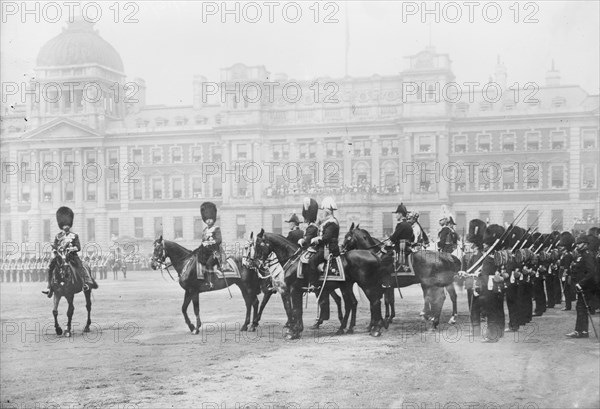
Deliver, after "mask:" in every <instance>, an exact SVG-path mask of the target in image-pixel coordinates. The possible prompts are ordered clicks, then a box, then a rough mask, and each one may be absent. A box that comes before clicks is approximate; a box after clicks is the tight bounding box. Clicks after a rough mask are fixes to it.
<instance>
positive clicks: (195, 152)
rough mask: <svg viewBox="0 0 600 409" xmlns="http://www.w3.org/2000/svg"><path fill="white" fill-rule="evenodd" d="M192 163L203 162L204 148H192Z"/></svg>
mask: <svg viewBox="0 0 600 409" xmlns="http://www.w3.org/2000/svg"><path fill="white" fill-rule="evenodd" d="M192 162H193V163H200V162H202V147H201V146H192Z"/></svg>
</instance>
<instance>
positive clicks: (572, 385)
mask: <svg viewBox="0 0 600 409" xmlns="http://www.w3.org/2000/svg"><path fill="white" fill-rule="evenodd" d="M100 286H101V288H100V289H99V290H97V291H95V292H94V300H93V301H94V305H93V311H92V320H93V322H94V324H93V325H92V332H91V333H89V334H82V329H83V324H84V322H85V319H86V312H85V302H84V298H83V296H82V295H78V296H77V298H76V306H75V308H76V309H75V315H74V322H75V334H74V336H73V337H72V338H64V337H57V336H56V335H55V334H54V325H53V320H52V312H51V310H52V306H51V301H50V300H48V299H47V298H46V297H45V296H43V295H42V294H41V293H40V290H41V289H42V287H43V285H41V284H40V283H23V284H18V283H3V284H1V285H0V289H1V292H0V295H1V300H0V302H1V326H2V327H1V337H2V344H1V356H0V359H1V369H0V377H1V391H0V394H1V406H2V407H7V408H8V407H15V408H25V407H35V408H44V407H52V408H58V407H61V408H62V407H84V406H85V407H89V408H91V407H97V408H142V407H152V408H156V407H176V408H180V407H200V408H219V409H228V408H243V407H248V408H280V407H281V408H283V407H287V408H319V409H320V408H346V407H356V408H364V407H378V408H387V407H394V408H395V407H398V408H401V407H402V408H419V409H428V408H444V407H447V408H459V407H464V408H467V407H470V408H484V407H487V408H493V407H502V408H550V407H552V408H598V407H599V406H600V397H599V382H600V381H599V379H600V348H599V344H598V343H597V342H595V341H596V340H595V339H587V340H585V339H584V340H571V339H567V338H565V337H564V334H565V333H567V332H569V331H571V330H572V329H573V327H574V323H575V312H574V311H571V312H561V311H560V310H559V309H551V310H549V312H548V313H547V314H545V315H544V316H543V317H540V318H535V321H534V322H533V323H532V324H530V325H528V326H527V327H525V328H524V329H522V331H520V332H519V333H517V334H507V336H506V337H505V338H503V339H502V340H501V342H499V343H498V344H481V343H480V342H478V341H479V340H476V339H473V338H471V337H470V336H469V330H468V328H469V326H468V315H467V305H466V295H465V293H461V292H459V301H460V304H459V312H461V314H460V317H459V323H458V324H457V325H456V326H454V327H450V326H448V325H444V326H443V327H442V328H441V331H439V332H436V333H434V332H428V331H426V330H425V329H424V327H423V324H422V323H421V321H420V320H419V317H418V313H419V311H420V308H421V302H422V297H421V294H420V291H421V290H420V287H418V286H413V287H411V288H408V289H404V290H403V295H404V299H402V300H401V299H399V297H396V298H397V302H396V306H397V308H396V311H397V312H396V314H397V318H396V320H395V322H394V323H393V324H392V325H391V326H390V328H389V329H388V330H387V331H384V333H383V336H382V337H380V338H372V337H370V336H369V335H368V334H367V332H366V328H365V327H366V325H367V323H368V320H369V316H368V305H367V304H366V302H365V300H366V299H365V297H364V296H361V297H359V302H360V306H359V315H358V321H357V327H356V333H355V334H354V335H342V336H335V335H334V332H335V329H336V328H335V326H334V323H333V322H332V323H330V324H328V325H326V326H325V327H324V328H323V329H321V330H319V331H312V330H307V331H305V333H304V336H303V338H302V339H301V340H298V341H286V340H284V339H283V338H282V333H283V331H282V329H283V324H284V323H285V317H284V316H285V314H284V311H283V306H282V304H281V300H280V298H279V297H278V296H274V297H273V298H272V299H271V302H270V304H269V306H268V307H267V309H266V310H265V314H264V316H263V317H264V319H263V322H262V323H261V326H260V327H259V331H258V332H256V333H248V334H246V333H240V332H239V331H238V330H237V329H238V328H239V326H240V325H241V323H242V321H243V318H244V303H243V300H242V297H241V294H240V292H239V290H238V289H237V288H236V287H232V293H233V299H229V295H228V293H227V291H226V290H222V291H219V292H215V293H211V294H202V295H201V296H200V313H201V318H202V320H203V328H202V331H201V333H200V334H198V335H192V334H190V332H189V331H188V329H187V327H186V325H185V324H184V321H183V317H182V315H181V302H182V299H183V290H182V289H181V288H180V287H179V285H178V284H176V283H174V282H171V281H164V280H163V279H162V278H161V276H160V274H159V273H157V272H132V273H130V274H128V277H127V280H126V281H123V280H121V281H112V280H109V281H100ZM357 291H358V290H357ZM446 301H447V302H446V305H445V308H444V317H443V318H444V321H447V320H448V318H449V311H450V306H449V299H447V300H446ZM190 313H191V314H193V312H192V309H191V308H190ZM315 313H316V308H315V302H314V298H313V297H312V296H311V299H310V301H309V307H308V312H307V313H306V315H305V325H310V324H311V323H312V322H311V321H312V318H313V317H314V316H315ZM332 316H335V315H332ZM60 320H61V321H60V322H61V324H62V323H66V302H64V300H63V302H62V303H61V306H60ZM594 320H595V323H596V327H597V328H600V322H599V318H598V315H596V316H595V318H594ZM63 329H64V327H63ZM590 329H591V328H590ZM452 403H454V404H452Z"/></svg>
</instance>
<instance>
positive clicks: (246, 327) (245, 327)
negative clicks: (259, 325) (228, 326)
mask: <svg viewBox="0 0 600 409" xmlns="http://www.w3.org/2000/svg"><path fill="white" fill-rule="evenodd" d="M240 331H248V325H244V326H242V328H240Z"/></svg>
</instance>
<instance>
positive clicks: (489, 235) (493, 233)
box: [483, 224, 504, 246]
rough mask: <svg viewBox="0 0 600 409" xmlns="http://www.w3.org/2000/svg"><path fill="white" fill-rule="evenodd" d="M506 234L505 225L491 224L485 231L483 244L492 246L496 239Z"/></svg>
mask: <svg viewBox="0 0 600 409" xmlns="http://www.w3.org/2000/svg"><path fill="white" fill-rule="evenodd" d="M503 234H504V227H502V226H500V225H498V224H490V225H489V226H487V228H486V229H485V233H483V244H487V245H488V246H491V245H492V244H494V242H495V241H496V239H499V238H500V237H502V235H503Z"/></svg>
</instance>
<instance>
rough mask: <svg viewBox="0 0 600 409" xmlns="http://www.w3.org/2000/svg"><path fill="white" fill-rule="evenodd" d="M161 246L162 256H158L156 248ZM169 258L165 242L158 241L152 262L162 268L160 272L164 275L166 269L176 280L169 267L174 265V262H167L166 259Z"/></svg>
mask: <svg viewBox="0 0 600 409" xmlns="http://www.w3.org/2000/svg"><path fill="white" fill-rule="evenodd" d="M159 247H160V249H161V251H162V254H161V258H158V257H157V256H156V255H155V253H156V249H158V248H159ZM166 258H167V252H166V250H165V246H164V244H162V242H156V243H155V244H154V253H152V258H151V259H150V260H151V263H152V264H154V265H155V266H158V268H159V269H160V274H161V275H164V271H165V270H167V273H168V274H169V277H171V280H173V281H175V279H174V278H173V276H172V275H171V271H170V270H169V267H172V266H173V263H171V262H169V263H168V264H167V262H166V261H165V260H166Z"/></svg>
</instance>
